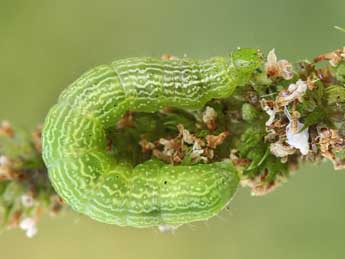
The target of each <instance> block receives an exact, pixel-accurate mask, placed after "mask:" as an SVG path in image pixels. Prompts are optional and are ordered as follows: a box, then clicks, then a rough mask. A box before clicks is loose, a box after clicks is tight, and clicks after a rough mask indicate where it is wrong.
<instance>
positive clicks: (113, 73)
mask: <svg viewBox="0 0 345 259" xmlns="http://www.w3.org/2000/svg"><path fill="white" fill-rule="evenodd" d="M261 64H262V56H261V54H260V52H259V51H258V50H255V49H238V50H236V51H234V52H232V54H231V55H230V56H229V57H225V58H222V57H217V58H212V59H209V60H205V61H199V60H192V59H187V58H183V59H176V60H161V59H155V58H130V59H123V60H118V61H114V62H113V63H112V64H110V65H101V66H98V67H96V68H94V69H91V70H90V71H88V72H87V73H85V74H84V75H82V76H81V77H80V78H79V79H78V80H77V81H75V82H74V83H73V84H72V85H71V86H69V87H68V88H67V89H66V90H65V91H64V92H63V93H62V94H61V96H60V97H59V100H58V103H57V104H56V105H55V106H54V107H53V108H52V109H51V110H50V112H49V114H48V115H47V117H46V120H45V124H44V129H43V158H44V161H45V164H46V166H47V168H48V171H49V177H50V179H51V182H52V184H53V187H54V188H55V189H56V191H57V192H58V194H59V195H61V197H62V198H63V199H64V200H65V201H66V202H67V203H68V204H69V205H70V206H71V207H72V208H73V209H74V210H76V211H78V212H80V213H83V214H86V215H88V216H89V217H91V218H93V219H95V220H97V221H100V222H104V223H109V224H116V225H121V226H133V227H149V226H158V225H180V224H183V223H188V222H193V221H199V220H206V219H208V218H210V217H212V216H214V215H216V214H217V213H218V212H219V211H220V210H222V209H223V208H224V206H225V205H226V204H227V203H228V202H229V201H230V199H231V197H232V196H233V194H234V193H235V191H236V189H237V186H238V184H239V174H238V172H237V170H236V169H235V168H234V167H233V165H232V164H231V162H230V161H227V160H225V161H222V162H215V163H211V164H197V165H191V166H182V165H178V166H177V165H175V166H174V165H168V164H165V163H163V162H161V161H158V160H154V159H151V160H148V161H146V162H144V163H142V164H139V165H137V166H133V165H129V164H127V163H125V162H123V161H117V160H116V159H115V158H114V157H112V156H110V155H109V154H108V153H107V152H106V149H107V141H106V130H107V129H109V128H111V127H114V126H115V125H116V122H117V121H118V120H119V119H120V118H121V117H122V116H123V115H124V113H125V112H126V111H128V110H130V111H138V112H156V111H159V110H160V109H162V108H164V107H167V106H170V107H177V108H182V109H200V108H202V107H203V106H204V105H205V103H206V102H208V101H210V100H211V99H213V98H225V97H228V96H230V95H231V94H232V93H233V91H234V90H235V88H236V87H237V86H241V85H244V84H246V83H248V82H249V81H250V78H251V76H252V73H253V72H254V71H255V70H256V69H257V68H258V67H259V66H260V65H261Z"/></svg>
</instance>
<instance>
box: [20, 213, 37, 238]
mask: <svg viewBox="0 0 345 259" xmlns="http://www.w3.org/2000/svg"><path fill="white" fill-rule="evenodd" d="M19 227H20V228H21V229H23V230H24V231H25V233H26V236H27V237H29V238H32V237H34V236H35V235H36V234H37V226H36V220H35V219H33V218H25V219H23V220H22V221H21V222H20V224H19Z"/></svg>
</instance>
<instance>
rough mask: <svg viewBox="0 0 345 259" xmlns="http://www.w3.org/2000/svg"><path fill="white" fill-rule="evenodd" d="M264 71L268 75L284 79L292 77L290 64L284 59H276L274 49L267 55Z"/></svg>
mask: <svg viewBox="0 0 345 259" xmlns="http://www.w3.org/2000/svg"><path fill="white" fill-rule="evenodd" d="M265 71H266V74H267V76H269V77H282V78H284V79H285V80H290V79H292V77H293V71H292V65H291V64H290V63H289V62H288V61H287V60H285V59H282V60H279V61H278V59H277V56H276V54H275V50H274V49H272V50H271V51H270V52H269V53H268V55H267V62H266V64H265Z"/></svg>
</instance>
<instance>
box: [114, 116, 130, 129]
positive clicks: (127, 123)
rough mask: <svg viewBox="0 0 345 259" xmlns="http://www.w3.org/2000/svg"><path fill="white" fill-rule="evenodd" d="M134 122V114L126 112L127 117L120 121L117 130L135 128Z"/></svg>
mask: <svg viewBox="0 0 345 259" xmlns="http://www.w3.org/2000/svg"><path fill="white" fill-rule="evenodd" d="M133 127H134V121H133V113H132V112H126V113H125V115H123V117H122V118H121V119H120V120H119V121H118V123H117V125H116V128H118V129H123V128H133Z"/></svg>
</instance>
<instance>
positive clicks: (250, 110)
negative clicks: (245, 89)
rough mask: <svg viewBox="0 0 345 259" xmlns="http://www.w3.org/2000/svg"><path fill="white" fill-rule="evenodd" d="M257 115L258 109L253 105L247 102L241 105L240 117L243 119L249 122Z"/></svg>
mask: <svg viewBox="0 0 345 259" xmlns="http://www.w3.org/2000/svg"><path fill="white" fill-rule="evenodd" d="M257 116H258V111H257V110H256V109H255V107H254V106H253V105H251V104H249V103H245V104H243V105H242V118H243V120H245V121H248V122H251V121H253V120H255V119H256V117H257Z"/></svg>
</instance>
